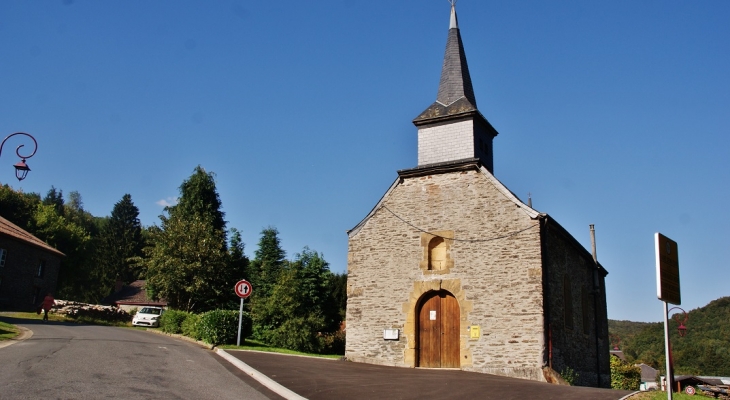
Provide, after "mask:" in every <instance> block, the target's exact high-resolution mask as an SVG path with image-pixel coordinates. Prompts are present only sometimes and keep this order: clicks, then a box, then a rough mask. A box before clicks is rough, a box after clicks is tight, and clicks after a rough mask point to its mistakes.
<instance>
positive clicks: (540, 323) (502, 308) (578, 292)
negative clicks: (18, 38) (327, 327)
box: [345, 4, 610, 387]
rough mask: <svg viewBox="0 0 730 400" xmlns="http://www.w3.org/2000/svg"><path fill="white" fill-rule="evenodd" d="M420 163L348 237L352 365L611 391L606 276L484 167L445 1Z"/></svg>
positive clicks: (487, 158) (486, 132)
mask: <svg viewBox="0 0 730 400" xmlns="http://www.w3.org/2000/svg"><path fill="white" fill-rule="evenodd" d="M413 123H414V125H415V126H416V128H417V130H418V149H417V151H418V165H417V166H416V167H414V168H410V169H404V170H400V171H398V176H397V178H396V179H395V181H394V182H393V183H392V184H391V186H390V188H389V189H388V190H387V191H386V193H385V194H384V195H383V197H382V198H381V199H380V200H379V201H378V203H377V204H376V205H375V207H374V208H373V209H372V210H371V211H370V212H369V213H368V214H367V215H366V216H365V218H364V219H363V220H362V221H360V222H359V223H358V224H357V225H356V226H355V227H354V228H353V229H351V230H350V231H348V279H347V297H348V299H347V318H346V319H347V345H346V351H345V357H346V358H347V359H348V360H350V361H355V362H364V363H373V364H381V365H391V366H399V367H408V368H456V369H461V370H465V371H474V372H482V373H489V374H497V375H503V376H510V377H518V378H524V379H531V380H537V381H547V382H555V381H556V376H557V374H559V373H560V372H563V371H567V370H568V369H572V370H573V371H575V372H576V373H577V374H578V378H577V382H576V383H577V384H579V385H585V386H599V387H610V367H609V354H608V343H609V340H608V319H607V314H606V290H605V277H606V275H607V272H606V270H605V269H604V268H603V267H602V266H601V265H600V264H599V263H598V262H597V261H596V259H595V257H594V255H593V254H591V252H589V251H587V250H586V249H585V248H584V247H583V246H582V245H581V244H580V243H579V242H578V241H577V240H576V239H575V238H574V237H573V236H572V235H571V234H570V233H569V232H568V231H566V230H565V229H564V228H563V227H562V226H561V225H560V224H559V223H558V222H557V221H555V220H554V219H553V218H551V217H550V216H549V215H548V214H547V213H544V212H540V211H538V210H536V209H534V208H532V207H531V205H529V204H525V203H524V202H523V201H522V200H520V199H519V198H518V197H517V196H516V195H515V194H514V193H512V192H511V191H510V190H509V189H508V188H507V187H506V186H505V185H504V184H503V183H502V182H500V181H499V180H498V179H497V178H496V177H495V175H494V163H493V147H492V144H493V140H494V138H495V137H496V136H497V135H498V132H497V130H496V129H495V128H494V127H493V126H492V124H491V123H490V122H489V121H488V120H487V119H486V118H485V117H484V115H482V113H481V112H480V111H479V109H478V108H477V102H476V96H475V94H474V89H473V87H472V82H471V78H470V74H469V68H468V66H467V59H466V55H465V52H464V46H463V43H462V38H461V33H460V29H459V25H458V21H457V16H456V10H455V7H454V5H453V4H452V7H451V17H450V26H449V30H448V37H447V43H446V54H445V57H444V61H443V66H442V72H441V79H440V82H439V86H438V93H437V97H436V102H434V103H433V104H431V105H430V106H429V107H428V108H426V110H425V111H424V112H422V113H421V114H420V115H419V116H418V117H416V118H415V119H414V120H413Z"/></svg>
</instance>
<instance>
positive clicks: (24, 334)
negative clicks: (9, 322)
mask: <svg viewBox="0 0 730 400" xmlns="http://www.w3.org/2000/svg"><path fill="white" fill-rule="evenodd" d="M15 327H16V328H18V329H19V330H20V334H19V335H18V336H16V337H14V338H12V339H8V340H4V341H2V342H0V349H2V348H3V347H8V346H12V345H14V344H15V343H18V342H22V341H23V340H28V339H30V338H31V337H32V336H33V331H31V330H30V329H28V328H25V327H22V326H18V325H15Z"/></svg>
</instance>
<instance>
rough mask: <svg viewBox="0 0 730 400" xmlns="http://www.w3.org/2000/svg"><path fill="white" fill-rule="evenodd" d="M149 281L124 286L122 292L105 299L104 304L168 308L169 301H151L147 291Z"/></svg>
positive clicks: (139, 281) (137, 281) (138, 281)
mask: <svg viewBox="0 0 730 400" xmlns="http://www.w3.org/2000/svg"><path fill="white" fill-rule="evenodd" d="M146 283H147V281H145V280H136V281H134V282H132V283H130V284H129V285H124V286H122V290H120V291H118V292H116V293H114V294H112V295H110V296H107V297H105V298H104V299H103V300H102V301H101V303H102V304H112V305H119V304H129V305H159V306H166V305H167V300H165V299H157V300H154V299H151V298H149V297H148V296H147V290H146V289H145V286H146Z"/></svg>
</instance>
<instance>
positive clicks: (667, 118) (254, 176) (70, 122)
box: [0, 0, 730, 321]
mask: <svg viewBox="0 0 730 400" xmlns="http://www.w3.org/2000/svg"><path fill="white" fill-rule="evenodd" d="M449 7H450V6H449V4H448V2H447V1H446V0H428V1H424V0H398V1H336V0H321V1H293V0H282V1H275V0H272V1H232V0H226V1H183V0H174V1H173V0H159V1H133V0H132V1H91V0H53V1H50V0H48V1H43V0H39V1H27V0H3V1H0V136H2V137H4V136H6V135H8V134H11V133H13V132H18V131H23V132H28V133H31V134H33V135H34V136H35V137H36V138H37V140H38V142H39V149H38V153H37V154H36V156H35V157H33V158H31V159H29V160H28V161H27V162H28V164H29V165H30V167H31V168H32V171H31V172H30V174H29V176H28V178H27V179H26V180H24V181H23V182H21V183H20V184H19V183H18V182H17V181H15V178H14V176H13V169H12V167H11V165H12V164H14V163H15V162H17V158H16V157H15V155H14V154H13V150H14V147H15V146H17V145H18V144H21V141H19V140H12V139H11V141H8V143H7V144H6V146H5V149H4V151H3V154H2V157H1V158H0V181H2V182H3V183H9V184H11V186H13V187H14V188H16V189H17V188H21V189H22V190H24V191H26V192H38V193H41V194H42V195H45V193H46V192H47V191H48V189H50V187H51V185H54V186H55V187H56V188H59V189H62V190H63V192H64V194H66V195H67V194H68V193H69V192H71V191H78V192H80V193H81V196H82V199H83V202H84V206H85V208H86V209H87V210H88V211H90V212H91V213H92V214H94V215H97V216H103V215H109V214H110V213H111V210H112V208H113V206H114V203H116V202H117V201H119V200H120V199H121V198H122V196H123V195H124V194H125V193H129V194H131V195H132V199H133V201H134V203H135V204H136V205H137V207H139V209H140V218H141V220H142V223H143V224H144V225H146V226H147V225H152V224H158V223H159V219H158V215H160V214H161V212H162V208H163V205H164V204H165V202H172V201H174V198H175V197H176V196H177V195H178V187H179V186H180V184H181V183H182V181H183V180H184V179H186V178H188V177H189V176H190V175H191V174H192V172H193V169H194V168H195V166H197V165H201V166H203V167H204V168H205V169H206V170H208V171H212V172H214V173H215V174H216V177H217V187H218V190H219V193H220V196H221V200H222V202H223V208H224V211H225V213H226V219H227V221H228V226H229V227H235V228H237V229H239V230H241V231H242V233H243V238H244V241H245V243H246V253H247V254H248V255H249V256H252V255H253V251H254V250H255V248H256V244H257V242H258V239H259V233H260V231H261V229H262V228H265V227H267V226H275V227H276V228H277V229H278V230H279V232H280V238H281V240H282V244H283V246H284V248H285V250H286V251H287V255H288V256H290V257H291V256H293V255H294V254H295V253H296V252H299V251H300V250H301V249H302V248H303V247H304V246H305V245H308V246H309V247H310V248H312V249H314V250H316V251H319V252H322V253H324V257H325V259H327V260H328V261H329V262H330V264H331V268H332V270H333V271H336V272H343V271H345V270H346V268H347V235H346V233H345V232H346V231H347V230H348V229H351V228H352V227H354V226H355V225H356V224H357V223H358V222H359V221H360V220H361V219H362V218H363V217H365V215H366V214H367V213H368V212H369V211H370V209H371V208H372V207H373V206H374V205H375V204H376V202H377V201H378V199H380V197H381V196H382V195H383V194H384V193H385V191H386V190H387V188H388V187H389V186H390V184H391V183H392V182H393V181H394V180H395V178H396V177H397V174H396V171H397V170H399V169H407V168H411V167H414V166H416V163H417V159H416V158H417V153H416V128H415V127H414V126H413V125H412V123H411V120H412V119H413V118H415V117H416V116H417V115H418V114H419V113H420V112H421V111H423V110H424V109H425V108H426V107H428V106H429V105H430V104H431V103H432V102H433V101H434V100H435V99H436V91H437V88H438V80H439V75H440V72H441V63H442V60H443V52H444V48H445V44H446V35H447V31H448V26H449ZM457 12H458V15H459V25H460V27H461V34H462V38H463V40H464V45H465V50H466V54H467V58H468V63H469V68H470V71H471V77H472V80H473V83H474V89H475V93H476V98H477V102H478V106H479V109H480V110H481V112H482V114H484V116H485V117H486V118H487V119H488V120H489V121H490V122H491V123H492V125H493V126H494V127H495V128H496V129H497V130H498V131H499V133H500V134H499V136H497V138H496V139H495V141H494V154H495V162H494V164H495V165H494V166H495V175H496V177H497V178H498V179H500V180H501V181H502V182H503V183H504V184H505V185H507V187H509V188H510V189H511V190H512V191H513V192H514V193H515V194H516V195H517V196H519V197H520V198H522V199H523V200H524V201H527V196H528V193H531V194H532V198H533V205H534V208H536V209H537V210H538V211H541V212H545V213H548V214H549V215H550V216H551V217H552V218H554V219H556V220H557V221H558V222H559V223H560V224H562V225H563V226H564V227H565V228H566V229H568V231H570V232H571V233H572V234H573V236H575V237H576V239H578V240H579V241H580V242H581V243H582V244H583V245H584V246H586V248H588V249H590V236H589V230H588V225H589V224H595V226H596V236H597V245H598V258H599V261H600V262H601V263H602V264H603V265H604V267H605V268H606V269H607V270H608V271H609V275H608V277H607V281H606V282H607V286H608V292H607V298H608V315H609V318H612V319H628V320H634V321H659V320H661V318H662V311H661V310H662V308H661V303H660V302H659V301H658V300H657V299H656V283H655V269H654V244H653V240H654V239H653V236H654V232H657V231H658V232H662V233H663V234H665V235H667V236H668V237H670V238H672V239H674V240H675V241H677V242H678V243H679V260H680V261H679V262H680V270H681V279H682V297H683V304H682V307H684V308H685V309H686V310H687V311H689V310H690V309H693V308H697V307H700V306H703V305H705V304H706V303H708V302H709V301H711V300H713V299H716V298H718V297H722V296H728V295H730V284H729V282H730V279H728V278H729V277H730V276H729V275H730V274H729V273H728V271H729V268H728V267H730V265H729V263H728V259H730V233H728V226H730V213H728V212H727V211H723V210H724V209H723V207H724V206H725V202H726V201H728V199H730V185H729V183H730V132H729V129H728V127H729V126H730V77H729V73H730V23H729V22H728V21H730V2H728V1H725V0H705V1H698V2H688V1H672V0H662V1H634V0H620V1H610V2H595V1H582V0H580V1H559V2H553V1H551V2H544V1H509V2H505V1H485V0H462V1H459V3H458V5H457Z"/></svg>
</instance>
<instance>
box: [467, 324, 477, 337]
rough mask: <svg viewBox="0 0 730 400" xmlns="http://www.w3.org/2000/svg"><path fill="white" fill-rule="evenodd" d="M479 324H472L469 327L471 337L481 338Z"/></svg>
mask: <svg viewBox="0 0 730 400" xmlns="http://www.w3.org/2000/svg"><path fill="white" fill-rule="evenodd" d="M479 334H480V332H479V325H472V326H470V327H469V338H471V339H479Z"/></svg>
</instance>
